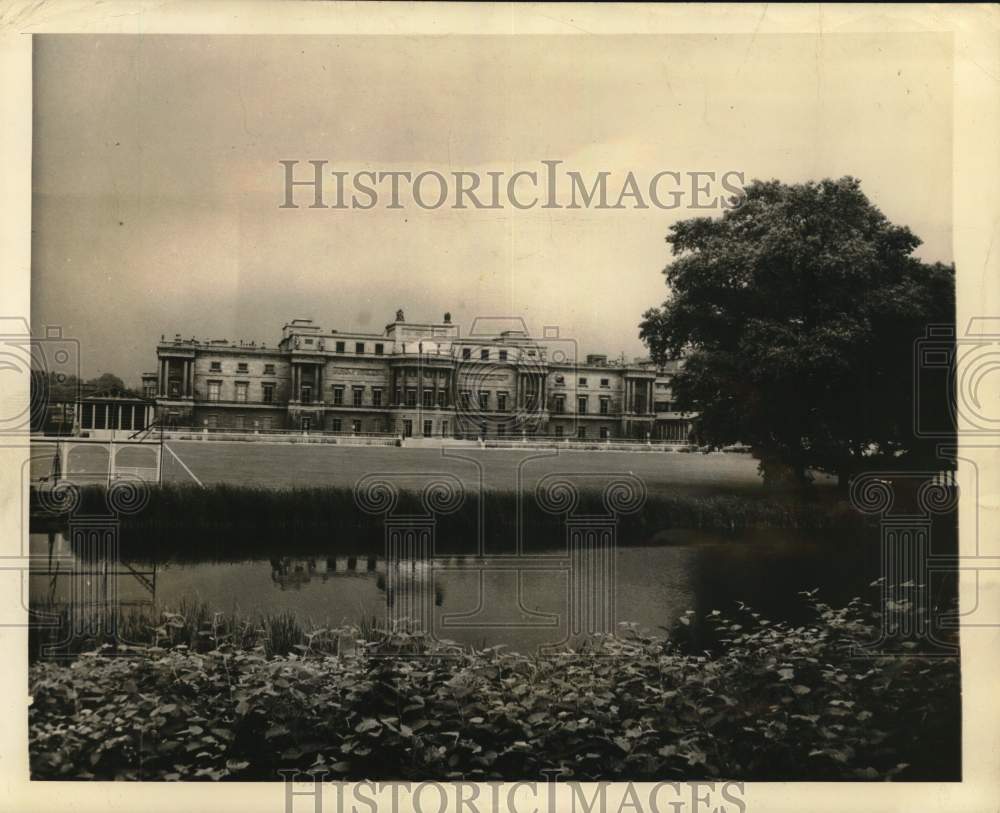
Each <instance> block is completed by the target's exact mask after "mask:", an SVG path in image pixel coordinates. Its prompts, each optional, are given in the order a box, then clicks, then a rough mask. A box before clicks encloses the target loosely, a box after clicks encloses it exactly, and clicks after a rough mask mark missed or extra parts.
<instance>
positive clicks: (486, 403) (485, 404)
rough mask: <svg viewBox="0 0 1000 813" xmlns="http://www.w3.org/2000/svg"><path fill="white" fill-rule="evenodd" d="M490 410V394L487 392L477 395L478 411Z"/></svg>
mask: <svg viewBox="0 0 1000 813" xmlns="http://www.w3.org/2000/svg"><path fill="white" fill-rule="evenodd" d="M489 408H490V394H489V393H488V392H481V393H479V411H480V412H486V410H488V409H489Z"/></svg>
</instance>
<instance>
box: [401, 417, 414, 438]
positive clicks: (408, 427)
mask: <svg viewBox="0 0 1000 813" xmlns="http://www.w3.org/2000/svg"><path fill="white" fill-rule="evenodd" d="M403 437H404V438H412V437H413V421H411V420H404V421H403Z"/></svg>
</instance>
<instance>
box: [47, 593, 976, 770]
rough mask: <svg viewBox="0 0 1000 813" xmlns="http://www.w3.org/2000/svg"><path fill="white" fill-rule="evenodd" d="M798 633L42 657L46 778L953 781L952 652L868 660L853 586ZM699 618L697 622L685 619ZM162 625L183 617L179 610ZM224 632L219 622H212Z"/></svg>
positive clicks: (366, 643)
mask: <svg viewBox="0 0 1000 813" xmlns="http://www.w3.org/2000/svg"><path fill="white" fill-rule="evenodd" d="M814 609H815V611H816V617H815V622H814V623H813V624H811V625H809V626H798V627H792V626H790V625H788V624H784V623H769V622H768V621H767V620H766V619H762V618H760V617H759V616H757V615H756V614H755V613H752V612H750V611H747V612H746V613H745V616H746V617H745V618H744V617H740V618H738V619H736V620H733V619H728V618H724V617H723V616H722V615H721V614H718V613H713V614H711V616H710V617H711V618H712V619H713V620H714V623H715V624H716V626H717V628H718V630H719V637H720V639H721V640H722V641H723V647H722V649H721V650H720V651H718V652H715V653H700V654H698V653H689V652H685V651H683V650H682V649H681V648H680V647H678V646H677V645H676V644H672V643H669V642H665V641H663V640H662V639H658V638H653V637H651V636H647V635H644V634H640V633H639V632H638V631H637V630H636V629H635V628H634V627H631V626H629V625H623V627H622V631H621V634H620V635H618V636H615V637H599V638H594V639H592V640H590V641H588V642H587V643H586V644H585V645H584V646H582V647H580V648H577V649H575V650H564V651H559V652H556V653H554V654H552V655H548V656H545V657H530V656H526V655H519V654H514V653H508V652H505V651H503V650H502V649H501V648H500V647H493V648H490V649H486V650H482V651H468V650H463V649H461V648H460V647H458V646H455V645H449V644H447V643H439V642H433V641H429V640H426V639H425V638H423V637H421V636H419V635H412V634H407V633H404V632H401V631H386V630H379V629H376V628H374V627H373V626H372V625H370V624H369V625H367V629H366V630H365V636H364V637H361V635H360V631H359V630H358V629H353V630H343V631H336V634H337V635H340V634H341V633H343V634H348V635H350V636H351V641H352V642H353V646H352V648H351V650H350V651H338V652H337V653H336V654H330V648H329V647H328V646H324V645H319V646H314V645H313V644H314V639H316V640H323V639H324V636H327V635H328V634H329V633H328V631H316V633H315V634H309V635H306V638H305V642H304V643H302V644H297V645H295V649H296V651H297V652H298V654H293V655H288V656H278V657H269V656H268V651H267V647H266V646H265V644H264V643H257V644H256V645H255V646H254V648H252V649H246V648H243V647H242V646H241V642H240V640H238V639H237V638H236V637H235V636H234V635H232V634H229V635H224V636H221V637H220V636H219V635H218V634H213V635H210V636H207V638H208V639H209V640H210V641H211V649H209V650H208V651H207V652H196V651H193V650H192V649H191V648H190V647H189V646H187V645H185V644H180V645H177V646H174V647H172V648H165V647H162V646H157V647H151V648H148V649H145V650H142V651H136V652H134V653H132V655H133V656H131V657H121V656H118V657H107V656H106V655H104V654H101V653H100V652H95V653H90V654H87V655H83V656H81V657H79V658H78V659H77V660H75V661H74V662H72V663H71V664H69V665H61V664H57V663H51V662H39V663H36V664H35V665H33V666H32V667H31V672H30V679H31V691H32V694H33V698H34V702H33V704H32V706H31V709H30V727H31V743H30V749H31V766H32V775H33V777H34V778H36V779H50V778H61V779H167V780H176V779H185V780H187V779H198V778H201V779H216V780H217V779H244V780H245V779H260V780H275V779H276V778H277V774H276V771H278V770H281V769H298V770H302V771H308V770H313V771H325V772H326V775H327V776H332V777H339V778H345V779H347V778H352V779H360V778H379V779H391V778H417V777H423V778H427V777H437V778H453V779H457V778H466V779H479V780H487V779H499V778H506V779H513V778H518V779H523V778H529V777H537V776H538V775H539V773H540V771H541V770H542V769H546V768H552V767H559V766H562V767H564V768H565V770H566V771H567V772H568V773H569V774H570V775H571V776H573V777H574V778H577V779H581V780H586V779H597V778H600V779H609V780H610V779H631V780H638V779H654V778H655V779H678V778H682V777H683V778H688V779H694V778H735V779H758V780H787V779H812V780H825V779H852V780H853V779H884V778H899V779H915V778H916V779H932V778H933V779H939V780H940V779H958V778H959V772H960V769H959V767H958V766H959V761H958V759H959V748H960V740H961V738H960V732H959V720H960V680H959V669H958V662H957V659H946V658H928V657H922V656H919V655H916V656H913V657H908V658H892V659H880V660H866V659H859V658H856V657H853V656H852V652H851V648H852V647H853V646H854V645H855V644H857V643H858V642H859V641H864V640H870V639H872V637H873V633H874V630H873V627H872V625H871V622H870V613H869V610H868V608H867V607H866V605H864V604H863V603H862V602H860V600H855V601H853V602H851V603H850V604H849V605H848V606H847V607H844V608H840V609H834V608H831V607H829V606H827V605H824V604H819V603H816V604H814ZM686 618H687V619H688V621H689V622H690V616H686ZM168 620H169V619H168ZM216 632H218V627H216Z"/></svg>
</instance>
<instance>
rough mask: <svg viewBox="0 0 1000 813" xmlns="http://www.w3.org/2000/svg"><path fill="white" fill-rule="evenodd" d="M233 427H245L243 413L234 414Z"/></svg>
mask: <svg viewBox="0 0 1000 813" xmlns="http://www.w3.org/2000/svg"><path fill="white" fill-rule="evenodd" d="M233 428H234V429H242V428H243V416H242V415H234V416H233Z"/></svg>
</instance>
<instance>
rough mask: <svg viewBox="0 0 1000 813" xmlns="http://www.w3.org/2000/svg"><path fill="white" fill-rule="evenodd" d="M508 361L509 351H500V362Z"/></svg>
mask: <svg viewBox="0 0 1000 813" xmlns="http://www.w3.org/2000/svg"><path fill="white" fill-rule="evenodd" d="M506 360H507V351H506V350H501V351H500V361H506Z"/></svg>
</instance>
